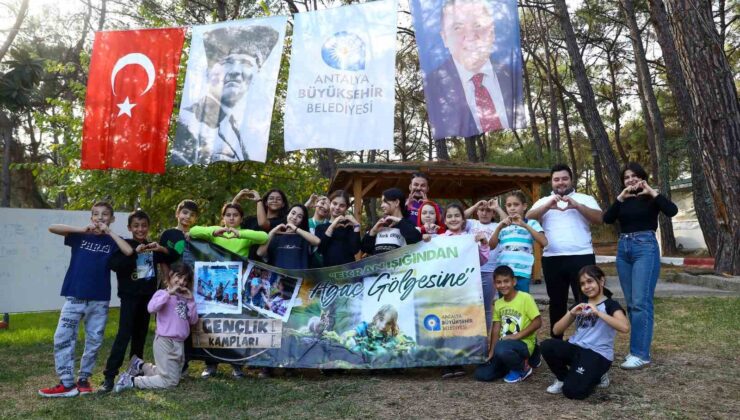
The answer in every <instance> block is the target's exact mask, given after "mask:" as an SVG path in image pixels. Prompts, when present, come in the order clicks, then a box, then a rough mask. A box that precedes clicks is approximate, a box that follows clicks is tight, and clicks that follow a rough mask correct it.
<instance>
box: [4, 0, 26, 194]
mask: <svg viewBox="0 0 740 420" xmlns="http://www.w3.org/2000/svg"><path fill="white" fill-rule="evenodd" d="M26 11H28V0H23V3H21V7H20V9H18V14H17V15H16V16H15V23H14V24H13V27H12V28H10V31H8V35H7V38H5V42H3V45H2V46H0V62H2V61H3V58H4V57H5V53H7V52H8V50H9V49H10V46H11V45H12V44H13V41H14V40H15V36H16V35H18V31H19V30H20V29H21V24H22V23H23V20H24V19H25V18H26ZM6 207H7V206H6Z"/></svg>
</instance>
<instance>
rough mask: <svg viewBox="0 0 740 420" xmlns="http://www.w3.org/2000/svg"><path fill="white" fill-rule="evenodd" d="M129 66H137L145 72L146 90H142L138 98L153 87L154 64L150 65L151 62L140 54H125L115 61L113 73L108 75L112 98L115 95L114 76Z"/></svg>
mask: <svg viewBox="0 0 740 420" xmlns="http://www.w3.org/2000/svg"><path fill="white" fill-rule="evenodd" d="M129 64H138V65H140V66H141V67H142V68H143V69H144V71H146V77H147V85H146V89H144V91H143V92H141V93H140V94H139V96H141V95H143V94H145V93H147V92H148V91H149V89H151V88H152V85H154V64H152V60H150V59H149V57H147V56H146V55H144V54H141V53H131V54H127V55H124V56H123V57H121V58H119V59H118V61H116V65H115V66H113V72H112V73H111V75H110V85H111V88H113V96H115V95H116V75H117V74H118V72H119V71H121V69H122V68H124V67H126V66H128V65H129Z"/></svg>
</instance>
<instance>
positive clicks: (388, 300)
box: [189, 236, 487, 369]
mask: <svg viewBox="0 0 740 420" xmlns="http://www.w3.org/2000/svg"><path fill="white" fill-rule="evenodd" d="M191 247H192V248H193V251H194V255H195V256H196V259H197V260H198V262H197V263H196V269H195V272H196V281H195V296H196V302H197V306H198V312H199V314H200V319H199V321H198V323H197V324H196V325H195V326H194V328H193V330H192V344H193V351H192V353H191V354H190V355H189V356H190V357H192V358H195V359H205V360H209V359H211V360H213V359H215V360H217V361H223V362H230V363H240V364H248V365H251V366H272V367H288V368H321V369H333V368H341V369H369V368H373V369H377V368H402V367H420V366H445V365H463V364H477V363H482V362H483V361H484V360H485V357H486V353H487V352H486V345H487V344H486V343H487V340H486V327H485V313H484V310H483V295H482V289H481V278H480V265H479V262H478V250H477V245H476V243H475V241H474V240H473V238H472V236H455V237H445V238H444V239H441V238H440V239H433V240H432V241H430V242H428V243H423V242H422V243H419V244H415V245H411V246H407V247H404V248H401V249H398V250H395V251H391V252H388V253H385V254H382V255H379V256H374V257H370V258H366V259H364V260H361V261H357V262H354V263H351V264H346V265H342V266H337V267H328V268H322V269H314V270H281V269H278V268H275V267H271V266H267V265H263V264H260V263H255V262H252V261H242V260H241V259H239V257H237V256H235V255H233V254H230V253H228V252H227V251H225V250H223V249H221V248H219V247H217V246H214V245H210V244H207V243H203V242H199V241H192V243H191Z"/></svg>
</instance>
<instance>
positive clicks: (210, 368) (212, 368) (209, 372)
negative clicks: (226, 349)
mask: <svg viewBox="0 0 740 420" xmlns="http://www.w3.org/2000/svg"><path fill="white" fill-rule="evenodd" d="M217 370H218V365H206V368H205V369H203V372H201V374H200V377H201V378H210V377H211V376H213V375H215V374H216V371H217Z"/></svg>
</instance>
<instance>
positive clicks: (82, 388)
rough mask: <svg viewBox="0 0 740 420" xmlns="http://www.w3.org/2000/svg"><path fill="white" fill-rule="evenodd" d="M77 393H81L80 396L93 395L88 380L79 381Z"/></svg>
mask: <svg viewBox="0 0 740 420" xmlns="http://www.w3.org/2000/svg"><path fill="white" fill-rule="evenodd" d="M77 391H79V392H80V395H85V394H90V393H92V392H93V389H92V386H90V382H89V381H88V380H87V379H80V380H78V381H77Z"/></svg>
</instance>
